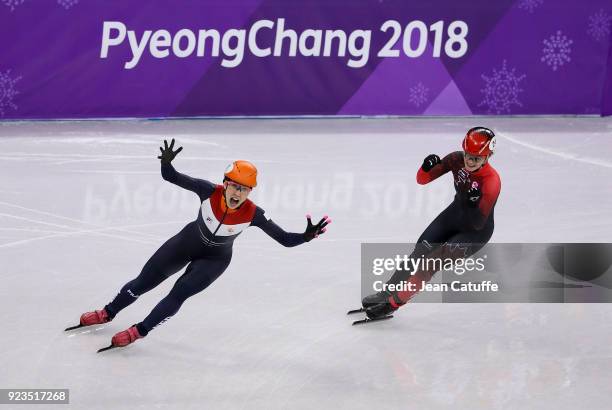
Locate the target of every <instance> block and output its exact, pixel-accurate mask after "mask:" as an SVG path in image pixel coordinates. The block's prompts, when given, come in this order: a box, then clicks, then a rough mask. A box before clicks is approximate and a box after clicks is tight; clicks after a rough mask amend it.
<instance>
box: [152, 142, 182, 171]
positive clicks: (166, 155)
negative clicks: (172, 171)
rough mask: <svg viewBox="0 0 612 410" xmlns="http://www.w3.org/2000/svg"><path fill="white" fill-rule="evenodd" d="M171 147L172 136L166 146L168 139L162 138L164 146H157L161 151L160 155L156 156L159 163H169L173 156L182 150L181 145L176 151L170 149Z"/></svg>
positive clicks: (172, 144)
mask: <svg viewBox="0 0 612 410" xmlns="http://www.w3.org/2000/svg"><path fill="white" fill-rule="evenodd" d="M172 148H174V138H172V141H171V142H170V146H168V141H166V140H164V148H162V147H159V150H160V151H161V155H160V156H158V157H157V158H158V159H161V163H162V164H164V165H165V164H170V163H171V162H172V160H173V159H174V157H176V154H178V153H179V152H181V151H182V150H183V147H178V149H177V150H176V151H172Z"/></svg>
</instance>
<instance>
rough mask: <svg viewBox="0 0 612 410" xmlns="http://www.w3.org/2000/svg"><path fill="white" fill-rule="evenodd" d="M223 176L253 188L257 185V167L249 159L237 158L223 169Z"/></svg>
mask: <svg viewBox="0 0 612 410" xmlns="http://www.w3.org/2000/svg"><path fill="white" fill-rule="evenodd" d="M224 175H225V178H227V179H231V180H232V181H234V182H236V183H238V184H240V185H244V186H248V187H249V188H255V187H256V186H257V168H255V165H253V164H251V163H250V162H249V161H243V160H238V161H234V162H232V163H231V164H229V165H228V166H227V168H226V169H225V174H224Z"/></svg>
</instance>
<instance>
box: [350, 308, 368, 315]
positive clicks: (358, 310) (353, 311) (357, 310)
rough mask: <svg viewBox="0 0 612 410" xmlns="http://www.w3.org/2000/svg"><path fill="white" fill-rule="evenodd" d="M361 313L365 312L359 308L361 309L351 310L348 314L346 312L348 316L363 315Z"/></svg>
mask: <svg viewBox="0 0 612 410" xmlns="http://www.w3.org/2000/svg"><path fill="white" fill-rule="evenodd" d="M361 312H365V309H364V308H359V309H353V310H349V311H348V312H346V314H347V315H352V314H355V313H361Z"/></svg>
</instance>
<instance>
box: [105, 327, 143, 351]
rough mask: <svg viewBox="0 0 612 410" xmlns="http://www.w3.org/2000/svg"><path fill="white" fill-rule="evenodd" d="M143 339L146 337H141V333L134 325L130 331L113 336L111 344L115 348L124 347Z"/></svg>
mask: <svg viewBox="0 0 612 410" xmlns="http://www.w3.org/2000/svg"><path fill="white" fill-rule="evenodd" d="M143 337H144V336H141V335H140V333H138V329H137V328H136V325H134V326H132V327H130V328H129V329H126V330H123V331H121V332H119V333H117V334H116V335H115V336H113V338H112V340H111V344H112V346H114V347H123V346H127V345H129V344H130V343H134V342H135V341H136V340H138V339H142V338H143Z"/></svg>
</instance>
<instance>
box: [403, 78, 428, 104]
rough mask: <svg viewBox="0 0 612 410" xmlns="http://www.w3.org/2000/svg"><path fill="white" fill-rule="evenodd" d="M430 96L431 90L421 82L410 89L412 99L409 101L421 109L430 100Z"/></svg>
mask: <svg viewBox="0 0 612 410" xmlns="http://www.w3.org/2000/svg"><path fill="white" fill-rule="evenodd" d="M428 94H429V88H427V87H425V86H424V85H423V83H421V82H419V83H418V84H417V85H415V86H414V87H411V88H410V97H409V98H408V100H409V101H410V102H411V103H412V104H413V105H414V106H415V107H420V106H421V105H423V104H425V103H426V102H427V101H428V100H429V97H428Z"/></svg>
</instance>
